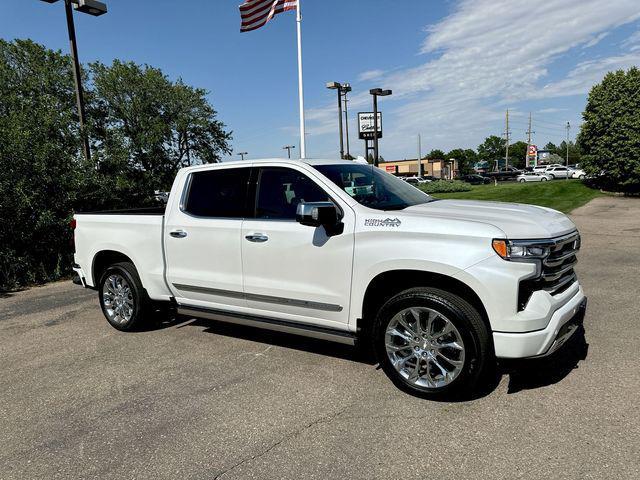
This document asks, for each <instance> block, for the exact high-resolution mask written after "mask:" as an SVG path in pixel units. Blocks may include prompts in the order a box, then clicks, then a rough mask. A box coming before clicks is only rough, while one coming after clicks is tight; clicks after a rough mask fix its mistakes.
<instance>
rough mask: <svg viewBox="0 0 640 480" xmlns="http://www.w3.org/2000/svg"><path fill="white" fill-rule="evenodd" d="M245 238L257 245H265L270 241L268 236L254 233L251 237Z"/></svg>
mask: <svg viewBox="0 0 640 480" xmlns="http://www.w3.org/2000/svg"><path fill="white" fill-rule="evenodd" d="M244 238H246V239H247V240H249V241H250V242H256V243H263V242H266V241H267V240H269V237H267V236H266V235H263V234H262V233H253V234H251V235H247V236H246V237H244Z"/></svg>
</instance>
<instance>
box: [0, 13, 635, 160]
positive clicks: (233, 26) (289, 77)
mask: <svg viewBox="0 0 640 480" xmlns="http://www.w3.org/2000/svg"><path fill="white" fill-rule="evenodd" d="M104 1H105V2H106V3H107V5H108V8H109V12H108V13H107V14H106V15H103V16H101V17H92V16H90V15H85V14H81V13H76V14H75V20H76V30H77V37H78V46H79V55H80V60H81V61H82V62H84V63H87V62H92V61H96V60H99V61H102V62H104V63H110V62H111V61H112V60H113V59H115V58H118V59H121V60H132V61H134V62H137V63H141V64H149V65H152V66H154V67H159V68H161V69H162V70H163V71H164V72H165V73H166V74H167V75H168V76H169V77H170V78H172V79H177V78H182V79H183V80H184V81H185V82H186V83H188V84H191V85H193V86H197V87H202V88H205V89H206V90H207V91H208V92H209V93H208V98H209V101H210V102H211V103H212V104H213V106H214V107H215V108H216V110H217V111H218V115H219V118H220V120H222V121H223V122H224V123H225V124H226V126H227V128H228V129H229V130H231V131H233V141H232V148H233V151H234V153H233V154H232V155H229V156H226V157H225V160H230V159H237V158H238V157H237V155H236V153H237V152H240V151H246V152H248V156H247V158H264V157H281V156H284V155H286V151H284V150H283V149H282V147H283V146H284V145H296V146H297V147H296V150H294V153H293V155H297V154H298V153H297V151H299V131H298V91H297V81H298V79H297V63H296V30H295V28H296V27H295V13H294V12H285V13H282V14H280V15H277V16H276V17H275V18H274V19H273V20H272V21H271V22H269V23H268V24H267V25H266V26H265V27H263V28H260V29H258V30H255V31H253V32H246V33H240V28H239V27H240V16H239V13H238V8H237V7H238V5H239V4H240V3H241V1H239V0H189V1H176V0H173V1H171V0H136V1H132V0H104ZM302 12H303V21H302V42H303V65H304V93H305V107H306V108H305V111H306V118H307V121H306V128H307V156H308V157H314V158H338V156H339V147H338V146H339V143H338V142H339V139H338V122H337V105H336V103H337V100H336V96H337V94H336V92H335V91H333V90H327V89H326V88H325V84H326V82H329V81H339V82H349V83H351V85H352V88H353V91H352V92H351V94H350V101H349V114H350V123H349V129H350V147H351V149H350V150H351V153H352V154H353V155H363V154H364V142H363V141H362V140H358V139H357V133H356V132H357V126H356V113H357V112H358V111H370V110H371V96H370V95H369V93H368V91H369V89H370V88H376V87H381V88H388V89H392V90H393V95H392V96H390V97H385V98H381V99H380V101H379V109H380V110H381V111H382V112H383V125H384V138H383V139H382V140H381V141H380V154H381V155H382V156H383V157H384V158H385V159H387V160H394V159H403V158H415V157H416V154H417V153H416V152H417V136H418V134H420V135H421V138H422V152H423V154H424V153H425V152H428V151H429V150H431V149H434V148H438V149H442V150H445V151H448V150H450V149H452V148H457V147H462V148H475V147H477V146H478V145H479V144H480V143H482V141H483V140H484V138H485V137H487V136H489V135H503V134H504V132H505V112H506V110H507V109H509V112H510V113H509V115H510V125H509V130H510V132H511V137H512V139H513V141H517V140H525V141H526V134H525V132H526V130H527V122H528V116H529V112H531V115H532V118H533V128H532V130H533V131H534V132H535V133H534V134H533V136H532V138H533V143H534V144H538V145H540V146H543V145H545V144H546V143H547V142H549V141H552V142H554V143H559V142H561V141H562V140H563V139H564V138H566V134H567V131H566V129H565V125H566V122H567V121H568V122H569V123H570V126H571V128H570V130H569V135H570V138H572V139H573V138H574V137H575V135H576V134H577V133H578V131H579V125H580V122H581V112H582V111H583V109H584V106H585V103H586V98H587V94H588V92H589V89H590V87H591V86H592V85H594V84H596V83H598V82H599V81H600V80H601V79H602V78H603V76H604V74H605V73H606V72H607V71H611V70H616V69H620V68H623V69H627V68H629V67H631V66H634V65H640V2H639V1H638V0H608V1H606V2H605V1H602V0H544V1H543V0H538V1H536V0H458V1H454V0H448V1H434V0H366V1H365V0H302ZM0 37H2V38H4V39H6V40H12V39H14V38H31V39H32V40H34V41H36V42H38V43H41V44H43V45H45V46H47V47H49V48H52V49H56V50H58V49H59V50H62V51H63V52H68V50H69V45H68V37H67V32H66V24H65V17H64V7H63V4H62V2H58V3H54V4H48V3H45V2H43V1H39V0H19V1H18V0H12V1H8V0H3V1H0Z"/></svg>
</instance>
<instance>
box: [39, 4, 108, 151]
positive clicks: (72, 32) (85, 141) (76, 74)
mask: <svg viewBox="0 0 640 480" xmlns="http://www.w3.org/2000/svg"><path fill="white" fill-rule="evenodd" d="M41 1H43V2H47V3H56V2H57V1H58V0H41ZM71 4H73V5H74V7H73V8H75V9H76V10H77V11H79V12H82V13H87V14H89V15H93V16H94V17H99V16H100V15H104V14H105V13H107V6H106V5H105V4H104V3H102V2H98V1H96V0H64V9H65V13H66V16H67V30H68V32H69V44H70V46H71V61H72V64H73V81H74V83H75V87H76V103H77V104H78V120H79V122H80V135H81V136H82V150H83V152H84V158H85V159H86V160H87V162H89V161H90V160H91V150H90V149H89V136H88V135H87V132H86V128H85V126H86V123H87V122H86V115H85V110H84V93H83V91H82V75H81V73H80V61H79V60H78V46H77V42H76V28H75V25H74V23H73V10H72V9H71Z"/></svg>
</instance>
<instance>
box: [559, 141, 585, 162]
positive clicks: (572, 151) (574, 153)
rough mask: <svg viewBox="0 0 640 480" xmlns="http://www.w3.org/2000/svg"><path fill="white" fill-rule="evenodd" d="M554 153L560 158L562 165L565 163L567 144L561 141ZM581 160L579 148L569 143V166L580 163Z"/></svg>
mask: <svg viewBox="0 0 640 480" xmlns="http://www.w3.org/2000/svg"><path fill="white" fill-rule="evenodd" d="M555 153H556V154H557V155H558V156H560V157H562V159H563V160H562V163H565V162H566V158H567V142H565V141H564V140H563V141H562V142H561V143H560V145H558V147H557V148H556V150H555ZM581 158H582V152H581V151H580V147H579V146H578V145H577V144H576V143H574V142H572V141H569V165H575V164H576V163H580V161H581Z"/></svg>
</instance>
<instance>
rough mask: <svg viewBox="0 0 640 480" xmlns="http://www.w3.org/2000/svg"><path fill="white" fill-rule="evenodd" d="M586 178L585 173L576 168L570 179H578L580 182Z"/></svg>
mask: <svg viewBox="0 0 640 480" xmlns="http://www.w3.org/2000/svg"><path fill="white" fill-rule="evenodd" d="M586 176H587V172H585V171H584V170H582V169H580V168H576V169H575V170H572V171H571V178H579V179H580V180H584V179H585V178H586Z"/></svg>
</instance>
